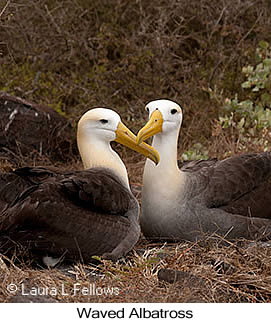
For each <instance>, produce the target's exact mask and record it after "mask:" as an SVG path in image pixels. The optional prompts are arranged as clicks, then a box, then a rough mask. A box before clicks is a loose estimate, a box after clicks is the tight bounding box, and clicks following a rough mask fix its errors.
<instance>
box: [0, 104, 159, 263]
mask: <svg viewBox="0 0 271 323" xmlns="http://www.w3.org/2000/svg"><path fill="white" fill-rule="evenodd" d="M111 141H117V142H119V143H121V144H123V145H125V146H127V147H129V148H131V149H133V150H135V151H137V152H139V153H141V154H144V155H145V156H147V157H148V158H151V159H152V160H153V161H154V162H155V163H158V161H159V155H158V153H157V152H156V151H155V150H154V149H153V148H152V147H151V146H149V145H146V144H145V143H144V144H142V145H140V146H138V145H137V144H136V136H135V135H134V134H133V133H132V132H131V131H130V130H129V129H128V128H127V127H126V126H125V125H124V124H123V123H122V122H121V120H120V117H119V115H118V114H117V113H116V112H114V111H112V110H109V109H105V108H96V109H92V110H89V111H88V112H86V113H85V114H84V115H83V116H82V118H81V119H80V120H79V123H78V130H77V144H78V148H79V152H80V155H81V158H82V161H83V165H84V168H85V170H81V171H71V172H61V171H53V170H51V169H49V168H44V167H33V168H31V167H25V168H20V169H17V170H15V171H14V172H12V173H4V174H1V176H0V207H1V209H2V212H1V213H0V232H1V236H2V237H3V236H4V235H5V234H6V235H7V236H8V237H10V239H11V240H15V241H16V242H18V243H20V244H22V245H24V246H26V247H28V248H29V249H30V250H32V251H34V252H35V253H38V254H40V255H43V256H44V255H46V256H62V255H63V254H65V259H71V260H82V261H89V260H90V259H91V256H93V255H97V256H99V255H101V256H103V257H104V258H105V259H112V260H116V259H117V258H119V257H121V256H123V255H125V254H126V253H127V252H128V251H130V250H131V249H132V248H133V246H134V245H135V243H136V242H137V240H138V238H139V235H140V227H139V223H138V216H139V206H138V202H137V200H136V199H135V197H134V196H133V194H132V193H131V190H130V187H129V182H128V175H127V171H126V168H125V165H124V163H123V162H122V160H121V159H120V157H119V155H118V154H117V153H116V152H115V151H114V150H113V149H112V148H111V146H110V142H111ZM3 248H5V245H4V246H3V245H2V249H3Z"/></svg>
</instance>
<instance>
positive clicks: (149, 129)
mask: <svg viewBox="0 0 271 323" xmlns="http://www.w3.org/2000/svg"><path fill="white" fill-rule="evenodd" d="M163 121H164V120H163V116H162V113H161V112H160V111H159V110H155V111H154V112H153V113H152V115H151V117H150V120H149V121H148V122H147V123H146V124H145V126H144V127H143V128H141V129H140V130H139V132H138V134H137V137H136V142H137V143H138V145H140V144H141V143H142V142H143V141H145V140H147V139H148V138H150V137H152V136H154V135H155V134H157V133H159V132H162V126H163Z"/></svg>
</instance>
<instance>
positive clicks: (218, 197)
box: [201, 152, 271, 218]
mask: <svg viewBox="0 0 271 323" xmlns="http://www.w3.org/2000/svg"><path fill="white" fill-rule="evenodd" d="M201 171H203V169H202V170H201ZM270 175H271V154H270V153H269V152H266V153H260V154H256V153H255V154H244V155H240V156H235V157H231V158H227V159H225V160H223V161H217V162H216V163H214V164H213V165H212V166H211V167H210V168H209V171H208V181H209V182H208V186H207V188H206V190H205V195H204V198H205V201H206V204H207V206H208V207H209V208H222V209H224V210H225V211H227V212H230V213H235V214H241V215H250V216H251V215H252V216H254V217H268V218H270V217H271V212H270V210H269V207H268V208H264V205H265V204H266V203H269V202H268V201H269V199H270V196H271V181H270ZM205 178H206V176H205ZM263 202H264V203H263Z"/></svg>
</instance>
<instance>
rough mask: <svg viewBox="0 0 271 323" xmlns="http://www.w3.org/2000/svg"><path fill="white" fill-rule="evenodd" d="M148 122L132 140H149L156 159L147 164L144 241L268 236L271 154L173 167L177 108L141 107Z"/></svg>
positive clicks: (165, 102) (270, 226)
mask: <svg viewBox="0 0 271 323" xmlns="http://www.w3.org/2000/svg"><path fill="white" fill-rule="evenodd" d="M146 110H147V111H148V112H149V121H148V122H147V123H146V125H145V126H144V127H143V128H142V129H141V130H140V131H139V132H138V135H137V142H138V143H142V142H143V141H144V140H146V139H147V138H149V137H151V136H154V137H153V142H152V146H153V147H154V148H155V149H156V150H157V151H158V153H159V155H160V162H159V164H158V165H157V166H154V164H153V163H152V162H149V161H148V160H147V161H146V164H145V168H144V174H143V190H142V206H141V217H140V224H141V229H142V232H143V234H144V235H145V237H149V238H152V239H156V238H157V239H166V240H171V239H173V240H190V241H195V240H197V239H199V238H201V237H202V236H203V235H202V233H214V232H215V233H217V234H219V235H223V236H224V235H225V236H226V237H227V238H228V239H234V238H241V237H243V238H248V239H256V238H264V237H268V236H269V237H270V231H271V230H270V229H271V209H270V200H271V176H270V175H271V153H270V152H264V153H251V154H243V155H240V156H234V157H230V158H227V159H224V160H221V161H218V160H215V159H211V160H207V161H205V160H202V161H191V162H187V163H185V164H184V165H183V166H182V167H181V168H179V167H178V164H177V142H178V136H179V131H180V127H181V123H182V109H181V107H180V106H179V105H178V104H176V103H175V102H172V101H169V100H156V101H152V102H150V103H149V104H147V106H146Z"/></svg>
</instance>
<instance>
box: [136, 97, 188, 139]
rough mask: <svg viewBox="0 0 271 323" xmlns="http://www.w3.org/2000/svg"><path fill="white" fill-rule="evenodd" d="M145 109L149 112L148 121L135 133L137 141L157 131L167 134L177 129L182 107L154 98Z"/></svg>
mask: <svg viewBox="0 0 271 323" xmlns="http://www.w3.org/2000/svg"><path fill="white" fill-rule="evenodd" d="M145 110H146V111H147V112H148V113H149V121H148V122H147V123H146V125H145V126H144V127H143V128H141V129H140V131H139V132H138V134H137V142H138V144H141V143H142V142H143V141H145V140H147V139H148V138H149V137H151V136H154V135H156V134H158V133H163V134H167V133H170V132H172V131H176V130H177V131H178V132H179V129H180V126H181V124H182V120H183V113H182V108H181V107H180V106H179V105H178V104H177V103H175V102H173V101H170V100H165V99H162V100H155V101H151V102H149V103H148V104H147V105H146V107H145Z"/></svg>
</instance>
